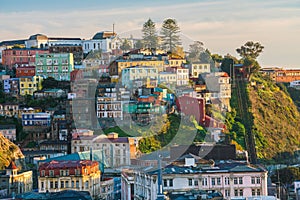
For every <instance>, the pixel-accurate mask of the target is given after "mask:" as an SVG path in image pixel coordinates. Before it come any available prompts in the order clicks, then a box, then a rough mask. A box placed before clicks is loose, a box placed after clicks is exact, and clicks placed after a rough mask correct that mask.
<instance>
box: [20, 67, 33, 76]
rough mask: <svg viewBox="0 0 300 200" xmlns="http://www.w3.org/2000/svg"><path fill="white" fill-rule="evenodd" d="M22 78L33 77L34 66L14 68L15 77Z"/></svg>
mask: <svg viewBox="0 0 300 200" xmlns="http://www.w3.org/2000/svg"><path fill="white" fill-rule="evenodd" d="M23 76H30V77H32V76H35V67H34V66H24V67H17V68H16V77H17V78H20V77H23Z"/></svg>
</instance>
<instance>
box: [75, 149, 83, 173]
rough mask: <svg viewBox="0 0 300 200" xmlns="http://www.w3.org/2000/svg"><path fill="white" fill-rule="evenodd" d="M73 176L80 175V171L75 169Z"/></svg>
mask: <svg viewBox="0 0 300 200" xmlns="http://www.w3.org/2000/svg"><path fill="white" fill-rule="evenodd" d="M80 148H82V147H80ZM75 175H80V170H79V169H75Z"/></svg>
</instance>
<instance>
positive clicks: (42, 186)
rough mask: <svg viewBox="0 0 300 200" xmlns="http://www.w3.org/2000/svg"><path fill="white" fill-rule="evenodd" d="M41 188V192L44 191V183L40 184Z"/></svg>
mask: <svg viewBox="0 0 300 200" xmlns="http://www.w3.org/2000/svg"><path fill="white" fill-rule="evenodd" d="M41 188H42V190H43V189H44V182H43V181H42V182H41Z"/></svg>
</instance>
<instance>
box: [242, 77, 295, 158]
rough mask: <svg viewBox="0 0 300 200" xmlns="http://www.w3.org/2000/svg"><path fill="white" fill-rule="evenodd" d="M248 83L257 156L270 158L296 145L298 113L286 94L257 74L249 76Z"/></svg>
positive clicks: (290, 150)
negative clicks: (249, 83)
mask: <svg viewBox="0 0 300 200" xmlns="http://www.w3.org/2000/svg"><path fill="white" fill-rule="evenodd" d="M252 81H255V82H256V85H255V86H248V92H249V99H250V101H251V104H252V106H251V111H252V114H253V118H254V127H253V132H254V134H255V142H256V148H257V153H258V157H259V158H264V159H271V158H275V157H277V156H278V154H280V153H284V152H294V151H295V150H296V149H297V148H299V146H300V134H299V133H300V124H299V123H298V120H299V119H300V114H299V112H298V110H297V108H296V106H295V104H294V103H293V101H292V99H291V98H290V96H289V95H288V94H287V93H286V92H285V91H283V90H281V89H280V87H279V86H278V85H276V84H275V83H274V82H272V81H271V80H269V79H268V78H267V77H263V76H262V75H261V74H256V75H254V76H252Z"/></svg>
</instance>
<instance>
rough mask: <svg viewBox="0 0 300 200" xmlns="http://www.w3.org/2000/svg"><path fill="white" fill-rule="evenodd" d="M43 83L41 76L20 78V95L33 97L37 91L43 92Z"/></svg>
mask: <svg viewBox="0 0 300 200" xmlns="http://www.w3.org/2000/svg"><path fill="white" fill-rule="evenodd" d="M42 81H43V77H41V76H33V77H21V78H19V88H20V95H21V96H25V95H33V93H34V92H35V91H37V90H41V89H42Z"/></svg>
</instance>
